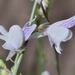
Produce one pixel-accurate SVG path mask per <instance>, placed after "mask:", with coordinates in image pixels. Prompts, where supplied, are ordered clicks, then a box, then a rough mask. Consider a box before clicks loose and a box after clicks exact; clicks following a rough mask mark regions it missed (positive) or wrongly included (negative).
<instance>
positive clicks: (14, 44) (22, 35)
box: [0, 24, 36, 61]
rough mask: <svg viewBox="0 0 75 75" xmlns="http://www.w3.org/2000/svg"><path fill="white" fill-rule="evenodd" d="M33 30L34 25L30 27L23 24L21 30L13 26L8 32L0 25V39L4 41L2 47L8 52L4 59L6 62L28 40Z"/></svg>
mask: <svg viewBox="0 0 75 75" xmlns="http://www.w3.org/2000/svg"><path fill="white" fill-rule="evenodd" d="M35 28H36V25H35V24H33V25H32V26H29V25H28V24H25V26H24V27H23V29H22V28H21V27H20V26H19V25H13V26H12V27H11V28H10V29H9V32H8V31H7V30H6V29H5V28H4V27H3V26H2V25H0V33H1V34H0V39H2V40H4V41H5V43H4V44H3V45H2V47H3V48H4V49H7V50H10V52H9V54H8V56H7V58H6V60H7V61H8V60H10V59H11V58H12V57H13V56H14V54H15V53H16V52H17V51H19V48H20V47H21V46H22V45H23V43H24V42H25V41H27V40H28V39H29V37H30V36H31V34H32V32H33V31H34V30H35Z"/></svg>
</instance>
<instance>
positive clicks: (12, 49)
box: [2, 42, 15, 51]
mask: <svg viewBox="0 0 75 75" xmlns="http://www.w3.org/2000/svg"><path fill="white" fill-rule="evenodd" d="M10 45H11V44H10V43H8V42H6V43H4V44H3V45H2V47H3V48H4V49H7V50H11V51H14V49H15V48H14V47H13V46H10Z"/></svg>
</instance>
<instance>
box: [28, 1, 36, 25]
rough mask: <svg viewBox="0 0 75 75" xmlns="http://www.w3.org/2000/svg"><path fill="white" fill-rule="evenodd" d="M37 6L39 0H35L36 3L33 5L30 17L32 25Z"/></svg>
mask: <svg viewBox="0 0 75 75" xmlns="http://www.w3.org/2000/svg"><path fill="white" fill-rule="evenodd" d="M36 6H37V0H35V2H34V5H33V9H32V13H31V17H30V20H29V22H30V25H31V22H32V20H33V18H34V14H35V10H36Z"/></svg>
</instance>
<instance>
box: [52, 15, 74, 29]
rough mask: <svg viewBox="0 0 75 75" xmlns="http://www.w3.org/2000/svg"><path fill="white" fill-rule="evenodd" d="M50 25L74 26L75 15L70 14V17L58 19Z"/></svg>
mask: <svg viewBox="0 0 75 75" xmlns="http://www.w3.org/2000/svg"><path fill="white" fill-rule="evenodd" d="M52 25H54V26H55V25H56V26H63V27H65V28H71V27H74V26H75V16H72V17H71V18H69V19H65V20H61V21H58V22H56V23H54V24H52Z"/></svg>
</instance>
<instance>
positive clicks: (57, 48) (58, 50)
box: [55, 42, 63, 54]
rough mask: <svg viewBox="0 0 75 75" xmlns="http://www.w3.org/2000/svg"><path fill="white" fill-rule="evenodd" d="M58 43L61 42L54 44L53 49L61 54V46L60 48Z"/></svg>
mask: <svg viewBox="0 0 75 75" xmlns="http://www.w3.org/2000/svg"><path fill="white" fill-rule="evenodd" d="M60 43H61V42H59V43H56V44H55V50H56V51H57V53H59V54H61V52H62V51H63V50H62V48H61V46H60Z"/></svg>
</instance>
